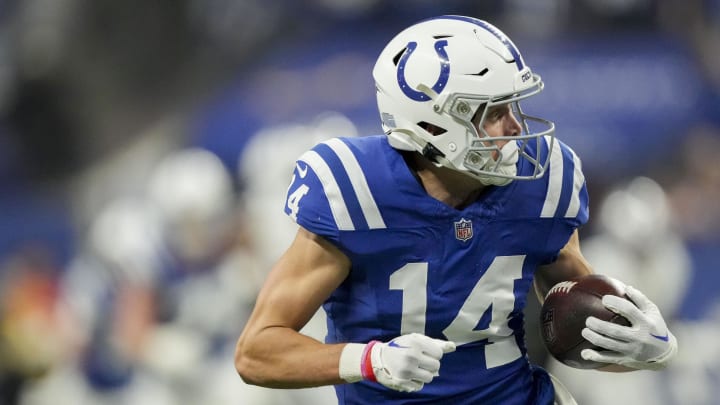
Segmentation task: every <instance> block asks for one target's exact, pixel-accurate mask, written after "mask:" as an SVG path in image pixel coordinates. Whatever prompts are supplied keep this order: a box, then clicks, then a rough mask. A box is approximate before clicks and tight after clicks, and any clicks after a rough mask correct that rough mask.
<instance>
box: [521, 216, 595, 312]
mask: <svg viewBox="0 0 720 405" xmlns="http://www.w3.org/2000/svg"><path fill="white" fill-rule="evenodd" d="M592 273H593V270H592V267H591V266H590V263H588V261H587V260H585V257H584V256H583V255H582V252H581V251H580V237H579V236H578V231H577V229H576V230H575V232H573V234H572V235H571V236H570V239H569V240H568V242H567V243H566V244H565V246H564V247H563V248H562V249H560V253H559V254H558V257H557V259H556V260H555V261H554V262H552V263H550V264H547V265H544V266H541V267H540V268H538V270H537V271H536V272H535V280H534V286H535V293H536V294H537V297H538V300H540V303H541V304H542V303H543V302H544V301H545V296H546V295H547V293H548V291H550V288H552V286H554V285H555V284H557V283H559V282H561V281H565V280H569V279H571V278H574V277H580V276H585V275H588V274H592Z"/></svg>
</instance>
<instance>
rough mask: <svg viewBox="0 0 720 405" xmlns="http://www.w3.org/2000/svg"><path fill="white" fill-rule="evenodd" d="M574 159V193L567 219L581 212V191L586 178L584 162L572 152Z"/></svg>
mask: <svg viewBox="0 0 720 405" xmlns="http://www.w3.org/2000/svg"><path fill="white" fill-rule="evenodd" d="M570 153H572V158H573V166H574V167H575V171H574V172H573V191H572V195H571V196H570V205H568V209H567V211H566V212H565V218H575V217H576V216H577V214H578V211H579V210H580V189H582V186H583V183H585V176H583V173H582V162H580V158H579V157H578V156H577V155H576V154H575V152H573V151H572V150H570Z"/></svg>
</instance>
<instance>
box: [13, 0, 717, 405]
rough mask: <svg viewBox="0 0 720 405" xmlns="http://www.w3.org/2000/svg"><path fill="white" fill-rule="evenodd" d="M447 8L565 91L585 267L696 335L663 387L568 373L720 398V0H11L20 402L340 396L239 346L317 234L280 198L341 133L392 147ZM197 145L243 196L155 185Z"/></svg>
mask: <svg viewBox="0 0 720 405" xmlns="http://www.w3.org/2000/svg"><path fill="white" fill-rule="evenodd" d="M438 14H466V15H471V16H474V17H479V18H482V19H486V20H489V21H491V22H493V23H494V24H496V25H497V26H498V27H500V28H501V29H503V30H504V31H505V32H506V33H507V34H508V35H509V36H510V37H511V38H513V40H514V42H515V43H516V45H517V46H518V47H519V48H520V49H521V50H522V51H523V56H524V58H525V60H526V62H527V63H528V64H529V65H530V66H531V67H532V69H533V70H534V71H535V72H538V73H540V74H541V75H542V76H543V78H544V80H545V82H546V90H545V91H543V93H541V95H540V96H539V97H537V100H531V101H529V102H528V103H526V104H525V110H526V111H527V112H530V113H532V114H533V115H538V116H541V117H546V118H549V119H551V120H553V121H555V123H556V125H557V135H558V136H559V137H560V138H561V139H562V140H564V141H565V142H567V143H568V144H570V145H571V146H573V147H574V148H575V150H576V151H577V152H578V154H579V156H580V157H581V158H582V159H583V168H584V170H585V173H586V177H587V179H588V188H589V192H590V197H591V222H590V223H589V224H588V226H586V227H585V228H583V229H582V236H583V238H585V239H586V240H588V241H589V243H588V248H587V249H588V251H589V252H586V253H587V254H588V255H589V256H591V257H590V259H591V262H593V263H596V266H597V267H598V271H601V272H606V273H611V274H613V275H615V276H617V277H619V278H621V279H624V280H628V281H632V282H637V285H638V286H639V287H641V289H642V290H643V291H646V292H648V294H649V295H650V296H651V298H653V299H654V300H656V301H657V302H658V304H659V305H660V306H661V308H662V309H663V311H664V313H665V315H666V317H667V318H668V319H669V320H670V321H671V323H672V328H673V330H674V331H675V333H676V335H677V336H678V339H679V341H680V345H681V352H680V355H679V358H678V361H676V362H675V364H673V366H671V367H670V368H669V369H668V370H666V371H664V372H661V373H655V374H652V373H637V374H639V376H632V377H629V376H622V377H618V376H615V377H614V378H613V376H610V377H606V376H604V375H603V376H599V375H598V373H595V372H577V373H574V374H573V373H568V372H567V371H568V370H565V369H563V368H562V367H559V366H557V365H556V364H553V363H552V362H550V363H548V367H550V368H551V369H553V370H554V372H557V373H558V374H559V375H561V376H562V379H563V380H564V381H567V383H568V385H569V386H570V388H571V390H573V388H574V389H575V391H576V395H577V396H578V398H579V399H580V398H582V399H583V402H581V403H592V402H591V401H593V399H591V398H590V397H593V398H595V400H596V401H600V399H599V398H602V397H603V395H611V396H612V395H615V397H614V398H613V399H612V400H614V401H616V402H615V403H628V404H630V403H658V404H712V403H717V398H718V397H719V396H720V384H718V383H720V377H719V376H720V350H718V346H717V344H716V342H718V336H719V335H720V327H719V326H717V325H719V324H720V323H718V322H717V321H718V319H720V300H719V299H718V298H720V296H719V295H718V293H717V292H716V289H717V287H716V286H717V285H720V283H718V281H719V280H720V269H719V268H718V263H720V249H719V248H720V203H719V202H718V201H720V163H719V162H718V154H720V45H718V44H720V1H718V0H685V1H680V0H668V1H653V0H594V1H593V0H579V1H569V0H540V1H536V0H535V1H534V0H494V1H483V2H480V1H459V0H446V1H443V2H435V1H430V0H398V1H392V2H383V1H379V0H303V1H293V0H274V1H260V0H237V1H233V0H176V1H171V0H145V1H139V0H127V1H123V2H114V1H109V0H96V1H92V0H24V1H20V0H15V1H13V0H3V1H0V291H1V293H0V380H1V381H0V391H1V392H0V397H1V398H0V403H7V404H14V403H22V404H44V403H54V404H65V403H67V404H78V403H88V404H90V403H93V404H101V403H129V402H128V401H130V399H128V398H132V401H133V402H132V403H153V404H157V403H167V404H185V403H204V404H238V403H248V404H251V403H253V404H254V403H273V404H274V403H278V404H284V403H298V404H304V403H321V402H322V401H324V400H326V398H320V397H323V396H324V395H326V394H327V392H321V391H318V392H313V393H310V392H304V391H303V392H294V391H280V392H279V393H274V394H267V393H265V391H264V390H260V391H259V390H255V389H252V388H251V387H246V386H244V385H242V383H241V381H240V379H239V378H237V377H235V376H234V375H233V372H232V365H231V354H228V350H231V346H232V339H233V336H236V334H237V333H238V332H239V330H240V329H241V328H242V322H243V320H244V317H245V316H246V315H247V311H248V310H249V308H250V305H251V302H252V298H254V292H255V291H256V288H257V285H258V283H259V281H260V280H262V278H263V274H264V273H263V272H264V271H266V269H267V267H268V266H269V262H270V261H271V260H272V258H273V257H274V256H275V255H276V254H277V253H278V250H279V249H280V248H282V246H283V245H284V244H285V243H287V238H288V237H289V235H291V234H292V231H293V229H292V225H291V224H288V222H287V220H286V219H285V218H283V215H282V213H281V209H282V208H281V207H282V204H283V202H282V200H280V201H277V190H280V191H283V189H284V187H285V186H286V184H287V181H289V178H286V177H287V176H289V175H290V171H289V170H290V169H289V168H290V167H291V166H289V165H292V161H293V160H294V158H295V157H297V155H299V154H300V152H302V150H303V149H304V148H305V147H307V146H310V145H311V144H312V142H313V141H317V140H320V139H323V138H324V137H327V136H336V135H360V136H361V135H366V134H376V133H379V131H380V126H379V121H378V118H377V111H376V107H375V100H374V88H373V84H372V78H371V69H372V65H373V63H374V60H375V57H376V56H377V54H378V53H379V51H380V49H381V48H382V47H383V45H384V44H385V43H386V42H387V41H388V40H389V38H391V37H392V35H394V33H396V32H397V30H398V29H400V28H402V27H404V26H406V25H409V24H411V23H413V22H415V21H418V20H421V19H423V18H426V17H430V16H434V15H438ZM191 148H201V149H203V150H205V151H208V152H211V153H212V154H214V155H215V156H216V157H217V158H218V159H219V162H220V163H221V164H222V165H221V167H222V168H223V169H224V170H225V174H224V175H226V176H229V177H228V179H229V183H227V181H226V183H227V184H230V186H229V187H226V186H227V184H225V183H223V184H225V186H223V185H220V186H218V187H216V188H215V189H213V190H208V189H205V188H204V187H210V184H215V183H213V181H214V180H212V178H213V177H212V176H216V177H217V176H219V177H222V176H223V175H220V174H217V173H215V174H208V176H211V180H208V179H207V178H201V177H202V176H201V175H200V174H199V173H203V171H202V169H199V168H198V169H196V170H190V172H192V173H190V174H188V173H183V172H182V170H180V172H178V173H174V174H170V175H169V176H170V177H169V178H170V180H167V179H166V180H162V179H161V180H157V181H154V180H153V179H156V177H158V176H160V175H159V174H158V170H159V169H158V167H159V166H158V165H159V163H160V162H166V159H165V158H166V157H168V156H176V155H177V154H178V153H181V152H183V151H187V150H189V149H191ZM210 166H212V164H210ZM208 173H214V172H212V169H208ZM172 176H175V177H172ZM183 176H185V177H183ZM188 176H189V177H188ZM193 176H194V177H193ZM173 179H174V180H173ZM179 179H181V180H179ZM163 181H170V182H171V183H172V182H173V181H176V182H181V183H183V184H193V185H192V187H191V188H193V189H194V190H196V192H192V191H188V190H174V189H173V188H172V187H170V186H167V185H166V184H165V185H163V184H164V183H163ZM193 181H198V183H197V184H194V183H192V182H193ZM223 181H225V180H217V182H219V183H218V184H220V183H222V182H223ZM158 182H159V183H158ZM158 184H161V185H160V186H158ZM168 187H170V188H168ZM188 187H190V186H188ZM223 187H224V188H223ZM158 188H159V189H161V192H159V191H158ZM198 190H199V191H198ZM173 192H177V193H178V194H172V193H173ZM158 193H160V194H163V195H164V196H165V197H164V200H163V197H162V196H161V197H160V198H159V200H158V197H157V195H158ZM183 193H185V194H183ZM198 194H200V196H198ZM168 195H170V196H171V197H168ZM183 196H185V197H183ZM211 196H217V199H219V200H223V199H224V200H223V202H222V203H220V202H218V201H215V200H214V202H213V201H208V199H210V197H211ZM173 197H174V198H173ZM194 199H195V200H194ZM168 200H170V201H168ZM196 200H197V201H199V202H198V203H197V204H199V205H200V206H201V207H200V208H198V207H197V206H196V207H192V206H191V207H185V206H183V204H182V203H181V202H178V201H186V202H187V204H191V202H192V201H196ZM153 204H154V205H153ZM163 204H164V205H163ZM187 204H186V205H187ZM203 204H204V205H203ZM149 205H152V206H153V207H155V208H157V207H158V206H159V207H161V208H162V207H164V208H166V209H170V208H168V207H171V208H172V209H175V210H176V211H177V212H182V213H181V214H179V216H180V217H181V219H178V218H177V217H176V218H166V217H164V216H163V215H158V214H157V212H155V211H153V208H147V206H149ZM118 207H120V208H118ZM184 209H190V210H192V209H195V210H201V211H202V210H203V209H204V210H205V211H202V212H204V213H206V214H207V213H208V212H210V214H208V215H207V216H206V217H203V215H201V214H202V213H201V214H197V218H192V219H193V220H192V221H186V222H188V223H185V222H183V221H185V220H188V218H189V217H190V216H193V215H195V214H192V215H187V214H186V213H187V212H189V211H182V210H184ZM118 212H119V214H118ZM218 217H219V219H218ZM108 218H109V219H108ZM218 223H223V224H225V225H227V224H231V225H232V226H228V227H223V226H217V224H218ZM148 224H154V225H153V226H149V225H148ZM155 225H157V226H155ZM213 225H214V227H213ZM208 228H210V229H216V230H215V231H209V230H208ZM218 228H222V233H223V234H222V235H221V236H217V235H212V234H213V233H214V232H216V233H218V231H217V229H218ZM227 228H230V229H227ZM168 229H174V230H178V234H180V233H181V231H180V230H182V231H187V232H188V233H189V234H191V235H195V236H191V237H190V239H193V238H196V239H197V238H201V237H200V236H197V235H203V236H204V237H206V239H207V240H205V241H199V242H198V241H197V240H194V241H192V240H191V241H190V242H187V241H185V242H183V241H171V240H169V239H172V238H170V237H168V236H167V235H166V234H163V232H168ZM177 246H181V247H182V246H185V247H187V246H190V248H189V249H190V250H192V249H195V250H194V251H193V252H194V253H188V255H187V256H183V255H182V254H181V253H178V252H177V251H174V250H173V249H181V248H180V247H177ZM198 246H199V247H198ZM198 251H199V253H198ZM180 256H182V259H178V257H180ZM209 257H215V259H212V260H211V259H209ZM218 257H223V258H231V259H228V260H227V261H226V262H223V263H222V265H221V264H218V263H216V262H217V261H218V260H217V258H218ZM238 257H239V258H238ZM227 262H229V263H231V264H232V263H235V264H237V263H239V264H237V265H235V266H233V265H230V264H228V263H227ZM200 267H202V270H201V271H193V270H197V268H200ZM219 268H222V271H221V270H218V269H219ZM228 268H231V269H235V271H234V272H233V271H230V270H227V269H228ZM198 274H199V275H200V276H198ZM98 275H100V276H98ZM228 277H229V278H228ZM198 279H202V280H201V281H198ZM88 280H92V281H88ZM208 280H214V282H217V281H218V280H220V284H221V285H224V286H225V287H227V288H226V290H227V291H225V290H223V294H215V299H216V301H213V302H212V303H208V302H207V301H203V299H205V298H197V301H192V302H190V303H182V302H183V300H184V299H185V298H178V297H177V296H178V295H179V296H182V297H187V296H190V295H193V294H195V292H196V291H198V290H202V291H205V293H204V294H205V295H203V293H198V294H197V296H198V297H207V296H208V294H207V291H206V290H210V291H215V290H213V288H214V287H207V286H206V285H205V284H207V283H209V281H208ZM228 280H229V281H228ZM203 283H205V284H203ZM198 285H205V286H204V287H198ZM213 285H214V284H213ZM203 288H204V290H203ZM158 296H159V297H163V298H158ZM168 296H171V297H172V298H170V299H168V298H167V297H168ZM210 296H212V294H210ZM165 306H169V307H172V308H171V309H168V308H165ZM178 306H179V307H183V308H184V307H191V308H193V309H194V310H195V311H196V312H199V313H200V314H197V313H193V312H192V311H189V313H191V315H192V316H191V315H188V316H187V317H184V316H182V315H178V314H182V313H183V310H180V309H178V308H177V307H178ZM528 311H529V315H530V316H529V317H528V321H529V330H528V340H529V346H530V349H531V355H532V356H533V358H536V359H537V360H538V361H546V360H547V359H545V358H544V356H543V352H542V349H541V348H540V347H539V346H538V345H539V344H538V343H537V334H536V327H535V325H534V324H533V322H534V320H533V316H532V314H533V311H536V308H529V310H528ZM186 312H187V310H186ZM138 314H141V315H138ZM193 316H195V318H203V316H204V317H205V318H213V319H215V318H217V319H215V323H211V322H207V324H202V323H200V324H197V323H193V322H190V321H188V322H186V321H185V319H186V318H188V317H189V318H193ZM193 319H194V318H193ZM206 320H207V319H206ZM198 325H200V326H198ZM218 325H221V326H218ZM204 328H206V329H204ZM188 330H192V331H193V333H190V332H188ZM190 335H192V336H190ZM188 353H192V355H190V354H188ZM555 370H557V371H555ZM588 373H591V374H588ZM573 375H574V376H575V377H573ZM578 376H579V377H578ZM600 381H602V383H600ZM314 395H317V397H314ZM583 395H587V396H588V398H587V399H585V398H584V397H583ZM635 398H640V400H639V401H640V402H638V399H635ZM648 398H654V399H653V400H649V399H648ZM2 401H4V402H2ZM263 401H264V402H263ZM330 403H331V402H330Z"/></svg>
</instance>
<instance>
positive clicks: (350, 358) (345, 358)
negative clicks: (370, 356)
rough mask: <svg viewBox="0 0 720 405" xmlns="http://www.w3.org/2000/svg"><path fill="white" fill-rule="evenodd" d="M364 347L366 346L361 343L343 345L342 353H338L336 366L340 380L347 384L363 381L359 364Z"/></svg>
mask: <svg viewBox="0 0 720 405" xmlns="http://www.w3.org/2000/svg"><path fill="white" fill-rule="evenodd" d="M365 346H367V345H365V344H362V343H348V344H346V345H345V347H344V348H343V350H342V353H340V364H339V365H338V368H339V370H340V378H342V379H343V380H345V381H347V382H349V383H354V382H358V381H361V380H362V379H363V376H362V367H361V362H362V357H363V353H364V352H365Z"/></svg>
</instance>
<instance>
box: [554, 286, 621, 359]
mask: <svg viewBox="0 0 720 405" xmlns="http://www.w3.org/2000/svg"><path fill="white" fill-rule="evenodd" d="M607 294H611V295H617V296H618V297H623V298H627V297H626V296H625V294H624V289H623V286H622V285H621V284H619V283H617V282H616V281H614V280H613V279H611V278H609V277H606V276H603V275H599V274H591V275H588V276H583V277H579V278H575V279H572V280H568V281H563V282H561V283H558V284H556V285H555V286H553V287H552V288H551V289H550V291H549V292H548V293H547V295H546V296H545V302H544V303H543V305H542V308H541V310H540V322H541V324H540V325H541V326H540V328H541V335H542V339H543V342H544V343H545V347H547V349H548V351H549V352H550V354H552V355H553V357H555V358H556V359H558V360H559V361H560V362H562V363H564V364H566V365H568V366H570V367H574V368H583V369H591V368H598V367H601V366H603V365H605V364H602V363H597V362H593V361H587V360H585V359H583V358H582V357H581V356H580V352H581V351H582V350H583V349H595V350H603V349H601V348H599V347H597V346H595V345H593V344H592V343H590V342H588V341H587V340H585V338H583V337H582V334H581V331H582V330H583V328H585V320H586V319H587V317H588V316H594V317H596V318H599V319H602V320H604V321H610V322H614V323H617V324H621V325H626V326H630V322H629V321H628V320H627V319H625V318H624V317H622V316H620V315H618V314H616V313H614V312H612V311H610V310H609V309H607V308H605V306H604V305H603V304H602V297H603V296H604V295H607Z"/></svg>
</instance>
